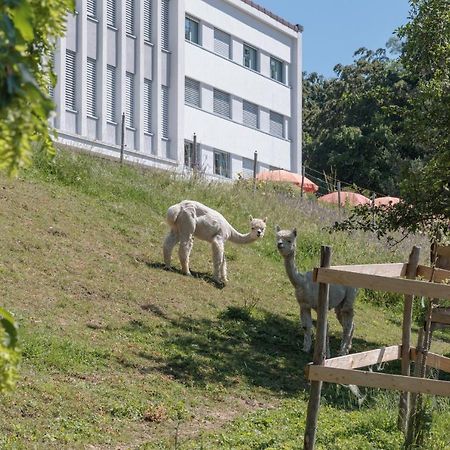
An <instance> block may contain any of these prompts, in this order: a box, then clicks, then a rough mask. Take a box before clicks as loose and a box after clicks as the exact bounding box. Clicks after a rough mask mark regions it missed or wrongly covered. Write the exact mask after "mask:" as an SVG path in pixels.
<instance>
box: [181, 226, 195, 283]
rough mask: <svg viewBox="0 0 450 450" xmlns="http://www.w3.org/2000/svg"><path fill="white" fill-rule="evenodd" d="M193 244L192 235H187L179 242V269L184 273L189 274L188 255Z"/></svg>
mask: <svg viewBox="0 0 450 450" xmlns="http://www.w3.org/2000/svg"><path fill="white" fill-rule="evenodd" d="M193 245H194V238H193V236H192V235H191V236H189V237H188V238H187V239H186V238H185V239H184V240H182V241H181V242H180V248H179V249H178V255H179V257H180V264H181V271H182V272H183V273H184V274H185V275H191V271H190V270H189V256H190V254H191V250H192V246H193Z"/></svg>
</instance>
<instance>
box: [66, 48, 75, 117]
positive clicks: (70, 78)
mask: <svg viewBox="0 0 450 450" xmlns="http://www.w3.org/2000/svg"><path fill="white" fill-rule="evenodd" d="M75 57H76V55H75V52H72V51H71V50H66V95H65V100H66V109H68V110H71V111H75V110H76V108H75V107H76V104H75V76H76V66H75Z"/></svg>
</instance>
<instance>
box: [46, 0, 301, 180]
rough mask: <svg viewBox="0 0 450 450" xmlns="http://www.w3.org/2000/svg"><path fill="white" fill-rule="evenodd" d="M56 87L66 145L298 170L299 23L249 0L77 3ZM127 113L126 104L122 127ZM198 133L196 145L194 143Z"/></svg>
mask: <svg viewBox="0 0 450 450" xmlns="http://www.w3.org/2000/svg"><path fill="white" fill-rule="evenodd" d="M76 9H77V12H76V14H75V15H74V16H72V15H71V16H70V17H69V18H68V23H67V34H66V36H65V37H64V38H62V39H60V40H59V41H58V45H57V51H56V54H55V70H56V73H57V75H58V83H57V85H56V87H55V89H54V91H53V93H52V95H53V97H54V100H55V103H56V107H57V111H56V112H57V114H56V116H55V118H54V126H55V127H56V129H57V130H58V134H59V140H60V141H61V142H64V143H67V144H71V145H76V146H81V147H83V148H88V149H90V150H93V151H96V152H100V153H103V154H107V155H114V156H118V155H119V153H120V148H121V143H122V132H123V142H124V148H125V157H126V158H127V159H130V160H134V161H137V162H141V163H144V164H148V165H153V166H157V167H164V168H172V169H176V170H179V171H181V170H183V169H184V168H186V166H187V167H188V166H192V165H194V164H196V165H197V167H200V168H201V169H202V170H204V171H205V173H206V174H208V175H211V176H214V175H217V176H219V177H226V178H235V177H236V176H237V174H238V173H243V174H245V175H248V174H250V173H251V172H252V170H253V157H254V152H255V151H257V152H258V171H260V170H264V168H267V169H268V168H273V167H276V168H284V169H288V170H291V171H294V172H299V171H300V168H301V107H302V106H301V72H302V71H301V32H302V28H301V27H300V26H299V25H292V24H289V23H288V22H286V21H285V20H283V19H281V18H279V17H277V16H275V15H274V14H272V13H270V12H268V11H267V10H265V9H264V8H261V7H260V6H258V5H256V4H255V3H253V2H251V1H249V0H77V7H76ZM122 113H125V116H124V117H125V121H124V127H123V129H122ZM194 133H195V135H196V138H195V140H196V142H197V152H193V145H192V142H193V141H194Z"/></svg>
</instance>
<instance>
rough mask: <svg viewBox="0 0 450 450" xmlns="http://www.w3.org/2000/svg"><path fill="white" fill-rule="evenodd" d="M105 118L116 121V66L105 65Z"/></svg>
mask: <svg viewBox="0 0 450 450" xmlns="http://www.w3.org/2000/svg"><path fill="white" fill-rule="evenodd" d="M106 120H107V121H108V122H116V68H115V67H114V66H110V65H108V66H106Z"/></svg>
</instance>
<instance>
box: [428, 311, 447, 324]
mask: <svg viewBox="0 0 450 450" xmlns="http://www.w3.org/2000/svg"><path fill="white" fill-rule="evenodd" d="M431 321H432V322H434V323H442V324H444V325H450V311H449V312H447V313H446V312H444V311H439V309H437V310H434V311H433V312H432V314H431Z"/></svg>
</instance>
